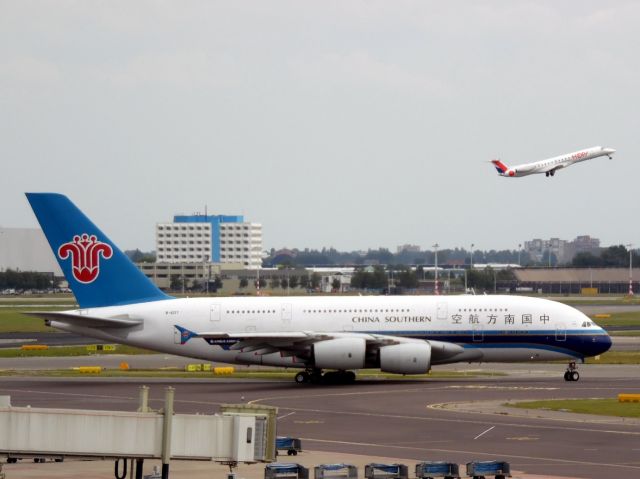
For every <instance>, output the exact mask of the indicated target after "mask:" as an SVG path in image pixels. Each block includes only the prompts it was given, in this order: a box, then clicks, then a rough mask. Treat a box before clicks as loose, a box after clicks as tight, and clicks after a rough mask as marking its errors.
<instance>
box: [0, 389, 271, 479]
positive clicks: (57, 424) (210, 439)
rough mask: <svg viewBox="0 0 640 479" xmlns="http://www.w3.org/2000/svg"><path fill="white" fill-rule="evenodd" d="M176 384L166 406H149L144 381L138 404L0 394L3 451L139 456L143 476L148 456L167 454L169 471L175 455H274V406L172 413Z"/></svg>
mask: <svg viewBox="0 0 640 479" xmlns="http://www.w3.org/2000/svg"><path fill="white" fill-rule="evenodd" d="M173 391H174V390H173V388H167V390H166V394H165V407H164V411H163V412H157V411H151V410H149V408H148V406H147V405H146V404H147V398H148V388H146V387H144V386H143V388H141V394H140V397H141V406H140V409H139V412H122V411H91V410H79V409H49V408H31V407H13V406H11V404H10V398H9V397H8V396H0V456H5V457H7V458H8V459H15V458H19V457H55V458H64V457H66V456H72V457H82V458H99V459H109V458H111V459H116V460H120V459H136V460H138V465H139V467H138V469H139V473H138V471H136V477H140V478H142V461H143V460H144V459H162V463H163V476H162V477H163V478H166V477H168V470H169V461H170V460H171V459H183V460H201V461H216V462H223V463H225V464H230V465H235V464H237V463H239V462H245V463H251V462H263V461H264V462H270V461H273V460H274V459H275V447H274V444H273V443H274V442H275V441H271V440H270V439H271V438H275V416H276V413H277V409H276V408H272V407H269V406H265V407H256V406H249V407H245V406H244V405H237V406H234V407H233V411H232V412H231V411H229V412H230V413H225V412H224V411H223V414H221V415H220V414H215V415H204V414H174V413H173ZM226 409H227V410H230V409H231V408H230V407H227V408H226Z"/></svg>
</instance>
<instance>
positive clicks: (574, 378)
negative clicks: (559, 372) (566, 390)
mask: <svg viewBox="0 0 640 479" xmlns="http://www.w3.org/2000/svg"><path fill="white" fill-rule="evenodd" d="M579 379H580V373H579V372H578V371H571V380H572V381H578V380H579Z"/></svg>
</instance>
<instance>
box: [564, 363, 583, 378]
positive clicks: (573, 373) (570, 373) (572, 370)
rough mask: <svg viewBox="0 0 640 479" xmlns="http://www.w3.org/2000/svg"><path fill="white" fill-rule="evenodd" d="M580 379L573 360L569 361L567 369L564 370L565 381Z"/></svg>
mask: <svg viewBox="0 0 640 479" xmlns="http://www.w3.org/2000/svg"><path fill="white" fill-rule="evenodd" d="M579 379H580V373H579V372H578V367H577V366H576V362H575V361H571V362H570V363H569V365H568V366H567V370H566V371H565V372H564V380H565V381H578V380H579Z"/></svg>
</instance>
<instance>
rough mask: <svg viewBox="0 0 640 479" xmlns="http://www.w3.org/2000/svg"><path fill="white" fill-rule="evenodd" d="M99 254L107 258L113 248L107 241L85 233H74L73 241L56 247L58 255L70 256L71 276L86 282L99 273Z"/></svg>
mask: <svg viewBox="0 0 640 479" xmlns="http://www.w3.org/2000/svg"><path fill="white" fill-rule="evenodd" d="M100 256H102V257H103V258H104V259H109V258H111V256H113V248H111V246H110V245H108V244H107V243H103V242H102V241H98V239H97V238H96V236H95V235H91V236H89V235H88V234H87V233H83V234H82V235H75V236H74V237H73V241H70V242H69V243H64V244H62V245H60V247H59V248H58V257H59V258H60V259H62V260H65V259H67V258H69V257H71V265H72V268H71V271H72V273H73V277H74V278H75V279H76V280H77V281H78V282H80V283H83V284H88V283H92V282H94V281H95V280H96V278H97V277H98V275H99V274H100Z"/></svg>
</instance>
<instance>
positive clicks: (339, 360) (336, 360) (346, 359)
mask: <svg viewBox="0 0 640 479" xmlns="http://www.w3.org/2000/svg"><path fill="white" fill-rule="evenodd" d="M366 350H367V342H366V341H365V340H364V339H363V338H337V339H328V340H326V341H319V342H317V343H315V344H314V345H313V361H314V364H315V367H316V368H320V369H323V368H326V369H360V368H362V367H364V359H365V353H366Z"/></svg>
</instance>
